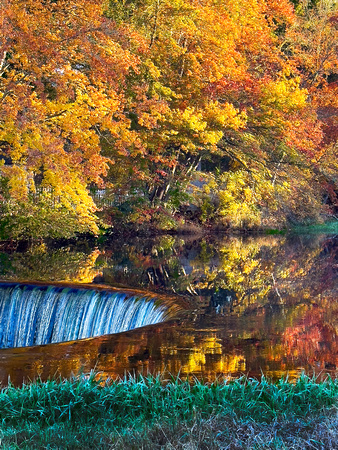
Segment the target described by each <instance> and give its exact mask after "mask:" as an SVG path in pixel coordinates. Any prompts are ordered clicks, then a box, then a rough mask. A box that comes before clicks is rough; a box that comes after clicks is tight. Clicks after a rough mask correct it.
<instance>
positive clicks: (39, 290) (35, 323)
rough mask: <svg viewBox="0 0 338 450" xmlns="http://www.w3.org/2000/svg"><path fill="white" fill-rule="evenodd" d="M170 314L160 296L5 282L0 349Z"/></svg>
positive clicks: (127, 326)
mask: <svg viewBox="0 0 338 450" xmlns="http://www.w3.org/2000/svg"><path fill="white" fill-rule="evenodd" d="M165 316H166V308H165V306H163V305H157V304H156V303H155V300H154V299H147V298H145V297H136V296H133V297H131V296H129V297H128V296H127V295H126V294H125V293H123V292H118V293H116V292H109V291H95V290H85V289H74V288H66V287H56V286H48V287H47V286H33V285H20V284H5V283H4V284H0V348H7V347H28V346H31V345H42V344H49V343H52V342H64V341H72V340H75V339H83V338H88V337H93V336H101V335H103V334H112V333H119V332H121V331H126V330H132V329H134V328H138V327H142V326H144V325H150V324H154V323H158V322H162V321H163V320H164V319H165Z"/></svg>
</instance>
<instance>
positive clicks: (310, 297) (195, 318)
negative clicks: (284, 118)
mask: <svg viewBox="0 0 338 450" xmlns="http://www.w3.org/2000/svg"><path fill="white" fill-rule="evenodd" d="M337 243H338V238H337V235H335V234H334V233H332V234H318V233H317V234H316V233H314V234H306V235H304V234H298V235H296V234H293V235H291V234H290V235H265V236H244V237H243V236H241V237H238V236H237V237H236V236H225V235H215V234H211V235H208V236H190V235H189V236H170V235H165V236H158V237H155V238H140V237H139V238H134V239H110V240H105V241H102V242H89V241H85V240H83V241H74V242H73V243H69V242H67V243H63V244H61V243H59V245H55V243H54V244H53V245H47V244H41V245H35V246H31V247H30V248H26V249H18V248H17V249H15V248H13V249H8V248H7V249H6V250H3V251H2V252H1V253H0V262H1V269H0V278H1V280H3V281H7V282H9V281H10V282H18V281H20V282H22V281H25V282H29V283H33V284H34V282H43V283H47V284H48V283H52V284H53V283H56V284H57V283H60V282H62V283H63V284H67V285H71V286H79V285H80V286H82V285H86V286H87V287H88V285H89V287H91V289H96V286H100V289H104V286H114V287H119V288H121V289H123V288H124V287H127V288H129V289H131V290H133V289H134V290H136V291H137V292H145V293H148V294H149V295H150V296H152V298H153V297H156V298H158V299H159V301H160V302H161V304H163V305H171V306H170V307H171V308H172V304H173V302H174V303H175V304H176V308H174V313H173V314H171V315H170V317H169V318H167V319H166V321H164V322H162V323H154V324H152V325H147V326H143V327H140V328H136V329H134V330H130V331H124V332H122V333H117V334H108V335H103V336H96V337H91V338H86V339H79V340H73V341H67V342H60V343H48V344H44V345H34V346H28V347H27V346H26V347H11V348H1V349H0V381H1V382H2V383H3V384H6V383H7V382H8V379H10V380H11V381H12V383H14V384H17V385H18V384H20V383H22V381H23V380H28V379H34V378H36V377H41V378H42V379H48V378H50V377H54V376H63V377H64V376H66V377H67V376H70V375H71V374H76V373H79V372H85V373H86V372H89V371H90V370H96V371H98V372H100V373H101V374H102V376H110V377H113V378H114V377H117V376H124V375H126V374H132V375H137V374H143V375H145V374H147V373H153V374H156V373H158V372H162V373H163V372H164V373H167V374H168V375H169V374H171V375H172V376H180V377H182V378H185V377H187V376H196V377H198V378H200V379H203V380H204V381H208V380H209V381H211V380H214V379H215V378H216V377H219V376H232V377H238V376H241V375H248V376H255V377H259V376H261V374H262V373H263V374H264V375H266V376H268V377H271V378H274V379H275V378H279V377H281V376H286V375H288V376H289V377H291V378H293V377H296V376H298V375H299V374H300V373H301V372H302V371H304V372H306V373H307V374H309V375H312V374H314V375H320V376H325V374H327V373H328V374H330V375H331V376H333V377H336V376H337V375H338V283H337V280H338V270H337V268H338V245H337ZM27 342H28V341H27Z"/></svg>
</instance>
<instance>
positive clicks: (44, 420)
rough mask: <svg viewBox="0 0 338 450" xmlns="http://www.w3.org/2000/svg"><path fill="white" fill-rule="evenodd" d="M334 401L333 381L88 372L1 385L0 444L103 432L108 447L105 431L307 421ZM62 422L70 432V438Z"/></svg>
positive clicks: (80, 438)
mask: <svg viewBox="0 0 338 450" xmlns="http://www.w3.org/2000/svg"><path fill="white" fill-rule="evenodd" d="M337 397H338V384H337V382H336V381H333V380H332V379H330V378H327V379H325V380H324V381H322V382H317V381H316V380H315V379H311V378H308V377H305V376H301V377H300V378H299V379H297V380H296V382H295V383H291V382H289V381H288V380H287V379H281V380H279V381H278V382H276V383H272V382H270V381H267V380H266V379H265V378H264V377H262V379H261V381H258V380H255V379H247V378H245V377H243V378H240V379H238V380H234V381H230V380H224V381H222V380H218V381H216V382H214V383H211V384H208V385H206V384H203V383H201V382H199V381H197V380H191V381H182V380H180V379H179V378H176V379H172V380H164V379H163V378H162V377H161V376H157V377H151V376H148V377H139V378H138V379H134V378H132V377H126V378H125V379H123V380H119V381H115V382H111V381H108V382H103V381H102V380H100V379H98V378H97V376H95V375H94V374H91V375H89V376H81V377H79V378H74V379H71V380H58V381H53V380H50V381H47V382H44V383H42V382H40V381H38V382H36V383H30V384H26V385H23V386H22V387H21V388H14V387H13V386H9V387H7V388H3V389H2V391H1V393H0V419H1V421H2V437H4V436H5V437H6V439H5V441H7V442H11V441H12V439H18V437H19V438H20V440H21V441H23V445H22V448H27V447H25V445H28V443H29V442H30V440H32V441H33V442H34V441H35V442H36V440H37V436H39V435H40V439H43V438H42V436H43V437H44V439H46V437H47V436H48V434H50V436H53V435H54V434H55V430H57V431H58V433H59V439H60V437H61V436H62V435H63V434H65V436H66V437H67V439H68V440H69V439H70V438H72V439H73V442H74V441H75V442H76V440H78V442H81V441H82V442H86V441H87V439H88V433H89V434H91V435H92V439H94V442H95V444H96V445H98V442H97V438H98V436H100V435H101V439H103V441H104V442H107V440H108V439H109V434H110V439H111V438H112V437H113V436H114V435H115V436H116V434H117V433H118V434H122V435H123V434H124V433H127V432H128V430H129V429H130V428H133V430H134V432H136V431H141V430H142V429H143V430H144V427H150V428H152V427H156V426H158V425H159V424H161V423H172V424H173V423H177V422H178V421H181V422H182V421H183V422H184V423H186V422H189V421H192V420H194V419H196V417H198V418H199V420H207V419H208V418H209V417H210V416H211V415H212V416H219V417H222V418H223V420H229V419H230V420H237V421H240V420H242V421H254V422H256V423H264V422H266V423H271V422H272V421H274V420H289V421H290V420H293V421H299V420H303V421H305V420H310V419H311V417H313V415H314V414H317V415H318V414H321V412H322V411H323V409H328V408H330V407H331V406H333V405H334V404H335V403H336V402H337ZM63 424H66V426H67V428H68V430H71V433H70V435H69V434H68V435H67V433H65V427H64V426H63ZM84 432H85V434H84V435H83V436H80V435H81V433H82V434H83V433H84ZM20 434H21V436H20ZM60 434H61V436H60ZM22 435H23V436H25V437H26V440H24V439H23V436H22ZM54 438H55V437H54ZM101 442H102V441H101ZM64 445H65V443H64ZM73 445H74V443H73ZM67 448H68V447H67Z"/></svg>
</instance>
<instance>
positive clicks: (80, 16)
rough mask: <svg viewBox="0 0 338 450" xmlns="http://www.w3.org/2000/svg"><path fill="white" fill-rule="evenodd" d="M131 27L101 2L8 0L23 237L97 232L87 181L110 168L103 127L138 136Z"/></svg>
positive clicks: (4, 99)
mask: <svg viewBox="0 0 338 450" xmlns="http://www.w3.org/2000/svg"><path fill="white" fill-rule="evenodd" d="M123 33H124V31H123V30H120V29H118V28H117V27H116V26H115V24H114V23H113V22H112V21H110V20H107V19H105V18H104V17H103V15H102V5H101V4H100V2H96V1H91V0H89V1H87V0H86V1H81V0H80V1H75V2H66V1H62V0H60V1H57V2H46V1H39V0H28V1H26V0H25V1H20V0H4V1H3V2H2V6H1V28H0V67H1V71H0V75H1V77H0V103H1V109H0V147H1V154H2V162H3V163H4V164H3V166H2V168H1V179H2V202H3V215H4V216H5V217H6V220H7V222H8V226H10V224H11V226H12V228H13V230H17V234H18V235H23V236H24V235H25V233H26V234H33V235H36V234H37V235H39V230H40V232H41V234H47V235H48V234H52V235H53V234H58V233H59V234H66V235H67V234H69V233H72V232H74V230H77V231H86V230H92V231H94V232H95V231H97V226H96V217H95V214H94V213H95V209H96V207H95V204H94V202H93V200H92V198H91V197H90V195H89V192H88V189H87V188H88V186H89V185H90V184H91V183H95V184H97V185H100V183H102V176H103V175H105V174H106V172H107V168H108V165H107V162H108V160H107V158H106V157H104V156H103V155H102V154H101V146H100V135H101V133H104V132H105V131H109V133H110V135H112V136H114V137H118V139H116V142H115V145H116V146H120V147H123V146H124V141H127V140H128V139H129V136H128V133H129V123H130V121H129V119H128V118H127V117H126V116H125V115H124V114H123V109H124V108H123V86H124V83H125V78H126V76H127V74H128V73H129V71H130V70H131V68H133V70H134V71H137V70H138V69H137V66H138V58H137V57H136V56H133V55H132V52H131V51H130V50H129V49H128V45H127V44H126V42H125V41H124V36H123ZM122 136H123V138H122ZM20 214H21V216H22V217H23V220H22V221H21V225H22V227H21V229H20V224H19V223H17V222H16V221H15V220H14V222H13V220H12V219H13V215H14V216H15V217H19V216H20ZM54 221H56V222H57V226H56V227H54V228H53V222H54ZM37 222H40V224H38V223H37ZM41 222H42V224H41ZM44 222H46V223H44ZM63 222H64V225H62V223H63ZM40 225H42V227H41V226H40ZM44 225H45V229H44ZM35 228H36V230H35ZM62 228H63V229H62Z"/></svg>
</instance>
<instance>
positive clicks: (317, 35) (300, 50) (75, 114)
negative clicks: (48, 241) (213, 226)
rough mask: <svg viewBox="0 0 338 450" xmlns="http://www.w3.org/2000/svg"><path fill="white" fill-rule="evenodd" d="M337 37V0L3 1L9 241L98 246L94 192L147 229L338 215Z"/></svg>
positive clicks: (0, 141)
mask: <svg viewBox="0 0 338 450" xmlns="http://www.w3.org/2000/svg"><path fill="white" fill-rule="evenodd" d="M337 34H338V13H337V9H336V7H335V2H333V1H329V0H322V1H319V2H305V1H302V2H290V1H288V0H278V1H277V0H276V1H275V0H272V1H271V0H270V1H267V0H241V1H239V0H226V1H225V0H222V1H221V0H203V1H199V2H196V1H195V0H137V1H133V2H131V1H122V0H106V1H101V2H100V1H96V0H95V1H94V0H76V1H72V0H70V1H67V2H66V1H63V0H57V1H51V0H50V1H48V0H25V1H23V0H3V2H2V7H1V27H0V151H1V155H2V167H1V193H0V194H1V199H0V200H1V214H2V223H3V226H4V231H3V236H6V235H14V236H16V237H20V236H21V237H22V236H23V237H25V236H29V235H33V236H48V235H51V236H58V235H62V236H64V235H71V234H72V233H74V232H75V231H80V232H81V231H88V230H90V231H93V232H97V230H98V228H97V223H98V222H97V209H98V206H100V207H102V205H97V204H95V201H94V199H95V196H94V199H93V197H92V196H91V195H90V190H91V189H94V190H96V189H105V192H106V194H107V193H109V195H110V196H111V197H112V201H114V200H116V199H117V198H120V197H121V195H122V196H123V198H124V199H129V200H128V201H129V202H130V205H129V212H130V213H131V214H130V215H129V219H130V220H135V221H142V220H146V218H147V217H150V216H153V215H154V213H155V212H156V211H158V210H159V208H160V209H161V208H162V209H163V210H165V211H167V213H169V214H173V213H175V212H177V211H180V210H181V209H182V205H183V204H184V203H187V204H191V203H194V204H195V205H197V207H198V208H199V211H200V213H199V217H198V219H199V220H202V221H203V220H206V217H208V218H209V219H210V218H213V219H214V220H216V221H217V220H219V221H222V222H223V223H224V224H230V225H234V226H244V225H249V226H250V225H255V226H261V225H263V226H264V225H271V224H274V223H275V222H278V220H279V221H280V224H281V225H282V226H283V225H285V223H287V222H288V221H294V222H297V221H306V220H318V217H319V214H320V213H323V212H324V213H325V214H332V213H334V209H335V208H337V197H336V194H337V183H338V180H337V144H336V142H337V134H338V131H337V111H338V105H337V88H338V85H337V79H338V65H337V42H338V39H337ZM201 161H205V162H208V161H209V166H210V167H211V169H210V170H208V171H207V173H203V174H201V173H200V174H199V176H202V177H203V183H202V185H201V183H200V184H198V183H196V182H193V183H191V182H192V181H193V180H194V179H195V180H196V175H194V174H196V171H197V170H199V171H200V170H201V167H200V165H199V164H200V162H201ZM216 161H223V163H222V164H223V165H222V170H219V167H217V164H216ZM202 169H203V167H202ZM194 177H195V178H194ZM211 193H212V195H211ZM188 195H190V198H189V199H188V200H187V196H188ZM120 203H121V202H120ZM243 205H244V206H245V208H244V209H243ZM117 209H118V208H112V209H111V210H108V212H107V211H106V214H105V219H107V218H109V217H112V216H113V217H114V216H116V217H118V211H117ZM147 209H148V210H149V211H150V213H149V214H147ZM276 218H277V219H278V220H276ZM277 226H278V223H277Z"/></svg>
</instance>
